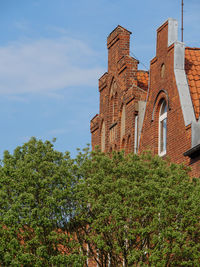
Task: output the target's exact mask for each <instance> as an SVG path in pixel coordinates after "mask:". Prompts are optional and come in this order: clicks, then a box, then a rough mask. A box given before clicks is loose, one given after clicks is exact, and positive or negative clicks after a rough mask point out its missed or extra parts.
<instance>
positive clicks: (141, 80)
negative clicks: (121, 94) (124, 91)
mask: <svg viewBox="0 0 200 267" xmlns="http://www.w3.org/2000/svg"><path fill="white" fill-rule="evenodd" d="M148 81H149V72H148V71H144V70H138V71H137V86H138V87H140V88H141V89H143V90H145V91H147V90H148Z"/></svg>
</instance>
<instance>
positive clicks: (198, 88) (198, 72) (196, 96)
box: [185, 47, 200, 119]
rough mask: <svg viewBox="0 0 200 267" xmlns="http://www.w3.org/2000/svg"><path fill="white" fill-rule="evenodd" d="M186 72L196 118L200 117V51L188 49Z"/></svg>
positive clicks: (186, 53)
mask: <svg viewBox="0 0 200 267" xmlns="http://www.w3.org/2000/svg"><path fill="white" fill-rule="evenodd" d="M185 71H186V75H187V79H188V85H189V88H190V93H191V98H192V102H193V106H194V111H195V115H196V118H197V119H198V118H199V116H200V49H199V48H191V47H186V49H185Z"/></svg>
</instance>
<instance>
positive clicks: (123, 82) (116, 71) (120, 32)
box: [91, 26, 146, 152]
mask: <svg viewBox="0 0 200 267" xmlns="http://www.w3.org/2000/svg"><path fill="white" fill-rule="evenodd" d="M130 34H131V33H130V32H129V31H127V30H126V29H124V28H123V27H121V26H118V27H117V28H116V29H115V30H114V31H113V32H112V33H111V34H110V35H109V36H108V39H107V48H108V72H106V73H105V74H104V75H103V76H102V77H101V78H100V79H99V92H100V107H99V111H100V112H99V115H98V117H95V118H94V119H92V120H91V133H92V148H93V149H94V147H95V146H96V145H98V146H99V147H101V125H102V122H103V121H104V122H105V128H106V151H107V152H110V151H112V150H119V149H121V148H124V149H125V150H126V152H128V151H129V152H130V151H134V125H135V121H134V120H135V113H136V111H135V104H136V103H137V101H138V100H141V99H142V100H144V99H145V98H146V92H143V91H139V90H138V88H137V66H138V61H137V60H136V59H134V58H132V57H131V56H130V55H129V52H130V51H129V46H130ZM113 105H114V107H113ZM123 106H125V110H126V121H125V134H124V136H121V115H122V107H123ZM97 118H98V119H97ZM94 125H95V126H94Z"/></svg>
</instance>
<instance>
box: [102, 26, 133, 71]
mask: <svg viewBox="0 0 200 267" xmlns="http://www.w3.org/2000/svg"><path fill="white" fill-rule="evenodd" d="M130 35H131V32H130V31H128V30H126V29H125V28H123V27H121V26H120V25H118V26H117V27H116V28H115V29H114V30H113V31H112V32H111V33H110V34H109V36H108V38H107V48H108V71H114V68H116V66H117V62H118V61H119V60H120V59H121V58H122V57H123V56H126V55H129V52H130Z"/></svg>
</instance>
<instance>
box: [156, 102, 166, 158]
mask: <svg viewBox="0 0 200 267" xmlns="http://www.w3.org/2000/svg"><path fill="white" fill-rule="evenodd" d="M164 105H165V109H164V113H163V114H161V112H162V110H163V106H164ZM165 120H166V129H165V127H164V124H163V122H164V121H165ZM158 123H159V127H158V128H159V129H158V155H159V156H161V157H162V156H164V155H166V154H167V102H166V100H165V99H163V100H162V102H161V105H160V109H159V119H158ZM161 131H162V132H161ZM161 138H163V140H162V143H163V149H162V148H161V144H162V143H161ZM161 149H162V150H161Z"/></svg>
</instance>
